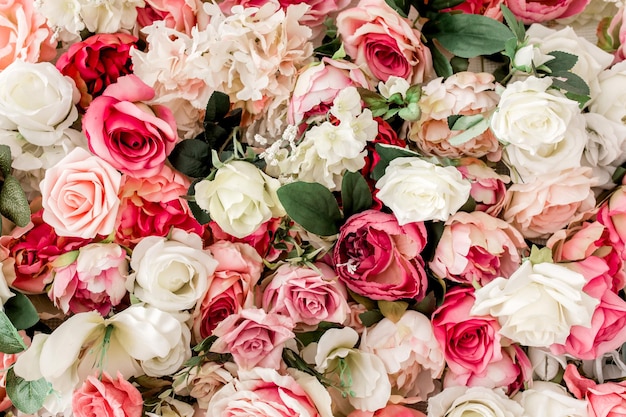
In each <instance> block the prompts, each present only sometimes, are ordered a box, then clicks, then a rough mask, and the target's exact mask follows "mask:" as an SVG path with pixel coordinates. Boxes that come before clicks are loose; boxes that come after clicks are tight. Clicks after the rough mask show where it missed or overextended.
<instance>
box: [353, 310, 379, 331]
mask: <svg viewBox="0 0 626 417" xmlns="http://www.w3.org/2000/svg"><path fill="white" fill-rule="evenodd" d="M384 317H385V316H383V313H381V312H380V311H378V310H368V311H365V312H363V313H361V314H359V319H360V320H361V323H363V326H365V327H370V326H373V325H374V324H376V323H378V322H379V321H381V320H382V319H383V318H384Z"/></svg>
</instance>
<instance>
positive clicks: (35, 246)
mask: <svg viewBox="0 0 626 417" xmlns="http://www.w3.org/2000/svg"><path fill="white" fill-rule="evenodd" d="M42 215H43V211H42V210H41V209H40V210H38V211H36V212H34V213H33V214H32V215H31V217H30V218H31V222H30V223H29V224H28V225H27V226H26V227H16V228H15V229H13V230H12V231H11V234H9V235H4V236H2V237H0V250H1V251H2V253H3V255H2V257H3V258H4V259H0V261H2V267H3V272H4V276H5V278H6V280H7V283H8V284H9V286H11V287H12V288H15V289H17V290H19V291H22V292H26V293H31V294H42V293H44V292H45V291H46V285H48V284H49V283H51V282H52V279H53V275H52V272H53V270H52V269H53V266H52V262H53V261H54V260H55V259H56V258H57V257H59V256H60V255H62V254H64V253H66V252H69V251H71V250H74V249H77V248H78V247H80V246H83V245H85V244H86V243H88V242H89V241H88V240H85V239H80V238H75V237H64V236H58V235H57V234H56V233H55V231H54V229H53V228H52V226H50V225H49V224H48V223H46V222H44V221H43V219H42Z"/></svg>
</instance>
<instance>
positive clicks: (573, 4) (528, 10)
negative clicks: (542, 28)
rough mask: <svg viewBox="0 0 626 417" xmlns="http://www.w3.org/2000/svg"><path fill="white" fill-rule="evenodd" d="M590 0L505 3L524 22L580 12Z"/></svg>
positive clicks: (562, 16)
mask: <svg viewBox="0 0 626 417" xmlns="http://www.w3.org/2000/svg"><path fill="white" fill-rule="evenodd" d="M589 1H590V0H556V1H553V0H541V1H534V0H508V1H507V2H506V5H507V6H508V7H509V9H511V11H512V12H513V14H514V15H515V17H517V18H518V19H520V20H521V21H522V22H524V23H525V24H531V23H541V22H547V21H549V20H552V19H559V18H565V17H570V16H573V15H575V14H578V13H580V12H582V11H583V10H584V9H585V7H586V6H587V4H589Z"/></svg>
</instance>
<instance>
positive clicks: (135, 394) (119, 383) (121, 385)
mask: <svg viewBox="0 0 626 417" xmlns="http://www.w3.org/2000/svg"><path fill="white" fill-rule="evenodd" d="M72 412H73V413H74V416H76V417H141V415H142V414H143V398H142V397H141V393H140V392H139V390H138V389H137V388H136V387H135V386H134V385H133V384H131V383H130V382H128V381H127V380H126V379H124V377H123V376H122V374H120V373H119V372H118V374H117V378H116V379H113V378H112V377H111V376H109V375H108V374H107V373H106V372H104V373H103V374H102V375H101V377H100V378H98V377H96V376H94V375H90V376H89V377H87V379H86V380H85V382H83V385H82V386H81V387H80V388H79V389H77V390H76V391H74V393H73V394H72Z"/></svg>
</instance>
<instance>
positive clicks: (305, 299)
mask: <svg viewBox="0 0 626 417" xmlns="http://www.w3.org/2000/svg"><path fill="white" fill-rule="evenodd" d="M266 279H267V280H268V281H267V282H268V283H267V285H266V286H265V287H264V289H263V296H262V307H263V309H264V310H265V311H267V312H269V313H278V314H282V315H285V316H288V317H291V319H292V320H293V322H294V323H296V324H297V323H302V324H305V325H307V326H315V325H317V324H319V323H320V322H321V321H327V322H332V323H340V324H341V323H343V322H344V321H345V320H346V318H347V316H348V311H349V307H348V302H347V301H346V299H347V297H348V294H347V292H346V290H345V288H344V287H343V284H341V283H339V282H338V281H337V275H336V274H335V271H333V269H332V268H331V267H329V266H328V265H325V264H321V263H317V264H315V269H313V268H308V267H301V266H295V265H291V264H283V265H281V266H279V267H278V269H276V272H274V273H273V274H272V275H271V277H268V278H266Z"/></svg>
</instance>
